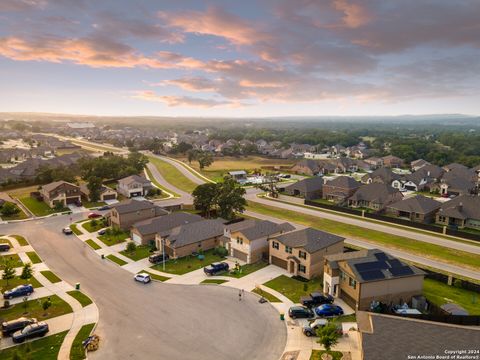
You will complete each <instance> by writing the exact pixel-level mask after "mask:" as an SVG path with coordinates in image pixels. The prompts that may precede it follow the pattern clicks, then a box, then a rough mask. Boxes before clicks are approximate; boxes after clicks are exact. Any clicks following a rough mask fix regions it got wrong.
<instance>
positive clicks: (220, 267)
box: [203, 262, 229, 275]
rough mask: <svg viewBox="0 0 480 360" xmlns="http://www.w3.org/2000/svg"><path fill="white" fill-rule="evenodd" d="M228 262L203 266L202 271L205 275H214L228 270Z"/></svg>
mask: <svg viewBox="0 0 480 360" xmlns="http://www.w3.org/2000/svg"><path fill="white" fill-rule="evenodd" d="M228 268H229V266H228V264H227V263H226V262H220V263H213V264H211V265H210V266H207V267H204V268H203V271H204V272H205V274H207V275H216V274H218V273H221V272H224V271H228Z"/></svg>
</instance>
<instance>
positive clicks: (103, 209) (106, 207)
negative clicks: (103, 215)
mask: <svg viewBox="0 0 480 360" xmlns="http://www.w3.org/2000/svg"><path fill="white" fill-rule="evenodd" d="M110 209H111V207H110V206H108V205H104V206H102V207H99V208H98V209H97V210H98V211H105V210H110Z"/></svg>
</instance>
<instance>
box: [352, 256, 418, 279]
mask: <svg viewBox="0 0 480 360" xmlns="http://www.w3.org/2000/svg"><path fill="white" fill-rule="evenodd" d="M374 255H375V258H377V259H378V261H369V262H365V263H360V264H354V266H355V268H356V269H357V271H358V273H359V274H360V276H361V277H362V278H363V279H364V280H366V281H370V280H380V279H385V272H384V271H383V270H386V271H389V272H390V274H392V276H394V277H395V276H405V275H411V274H413V273H414V272H413V270H412V268H411V267H410V266H408V265H403V264H402V263H401V262H400V260H398V259H389V258H388V256H387V255H386V254H385V253H375V254H374ZM387 274H388V273H387Z"/></svg>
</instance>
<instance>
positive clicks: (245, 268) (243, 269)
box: [226, 261, 268, 279]
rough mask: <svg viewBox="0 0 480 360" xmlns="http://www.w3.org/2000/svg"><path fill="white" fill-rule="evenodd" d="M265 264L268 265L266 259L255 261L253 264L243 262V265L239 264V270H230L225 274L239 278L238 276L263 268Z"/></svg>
mask: <svg viewBox="0 0 480 360" xmlns="http://www.w3.org/2000/svg"><path fill="white" fill-rule="evenodd" d="M265 266H268V263H267V262H266V261H257V262H256V263H254V264H245V265H242V266H240V271H239V272H231V273H229V274H226V276H231V277H234V278H237V279H239V278H241V277H244V276H246V275H248V274H251V273H253V272H255V271H257V270H260V269H263V268H264V267H265ZM232 270H233V269H232Z"/></svg>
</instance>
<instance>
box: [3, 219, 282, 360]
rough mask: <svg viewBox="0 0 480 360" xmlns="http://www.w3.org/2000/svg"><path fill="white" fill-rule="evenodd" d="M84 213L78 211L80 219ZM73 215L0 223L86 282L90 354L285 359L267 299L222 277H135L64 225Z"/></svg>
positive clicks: (69, 276)
mask: <svg viewBox="0 0 480 360" xmlns="http://www.w3.org/2000/svg"><path fill="white" fill-rule="evenodd" d="M81 216H84V215H82V214H77V215H74V216H73V220H74V221H75V220H79V219H80V218H81ZM68 223H70V216H69V215H63V216H55V217H51V218H48V219H41V220H33V221H28V222H22V223H16V224H2V225H0V232H1V233H3V234H20V235H23V236H25V237H26V238H27V239H28V241H29V242H30V244H31V245H32V246H33V247H34V249H35V250H36V251H37V252H38V254H39V255H40V256H41V257H42V259H43V260H44V261H45V262H46V263H47V264H48V266H49V267H50V268H51V269H52V271H53V272H55V273H56V274H57V275H59V276H60V277H61V278H62V279H64V280H66V281H67V282H69V283H71V284H75V283H77V282H79V283H80V284H81V288H82V290H84V291H85V292H86V293H87V294H88V295H90V296H91V297H92V298H93V299H94V301H95V303H96V304H97V306H98V308H99V311H100V321H99V324H98V328H97V331H96V332H97V333H98V334H99V335H100V336H101V339H102V340H101V347H100V350H99V351H97V352H95V353H91V354H90V355H89V358H91V359H108V358H110V359H168V360H170V359H173V360H175V359H182V360H189V359H192V360H194V359H195V360H203V359H205V360H207V359H208V360H211V359H228V360H236V359H238V360H245V359H258V360H269V359H272V360H273V359H274V360H278V358H280V356H281V354H282V353H283V350H284V348H285V344H286V327H285V324H284V323H283V322H282V321H280V320H279V316H278V312H277V311H276V310H275V309H274V308H273V307H272V306H271V305H269V304H268V303H267V304H260V303H258V298H257V297H256V296H254V295H253V294H250V293H245V299H244V301H241V302H240V301H238V292H237V290H235V289H232V288H229V287H224V286H217V285H173V284H163V283H157V282H153V283H151V284H148V285H142V284H139V283H135V282H134V281H133V279H132V275H131V274H129V273H128V272H126V271H125V270H123V269H121V268H120V267H119V266H118V265H116V264H114V263H112V262H110V261H108V260H106V259H105V260H102V259H101V258H100V257H99V256H98V255H97V254H95V253H94V252H93V251H92V250H91V249H90V248H89V247H88V246H87V245H86V244H84V243H82V242H81V241H80V240H78V239H76V238H75V237H74V236H73V235H71V236H66V235H63V234H62V233H61V229H62V228H63V227H65V226H67V224H68Z"/></svg>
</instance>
